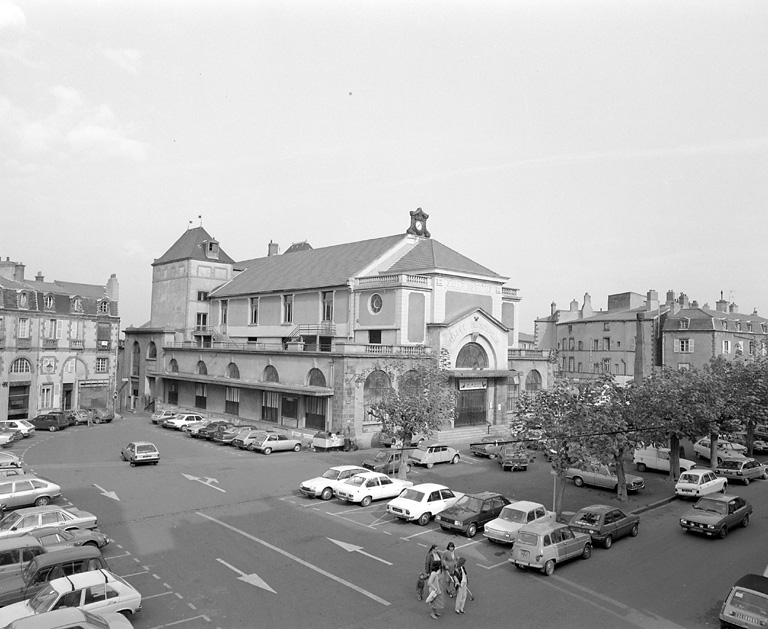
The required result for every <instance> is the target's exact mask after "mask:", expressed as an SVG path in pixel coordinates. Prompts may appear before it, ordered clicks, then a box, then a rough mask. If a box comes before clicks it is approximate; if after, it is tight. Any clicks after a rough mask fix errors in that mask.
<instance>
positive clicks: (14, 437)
mask: <svg viewBox="0 0 768 629" xmlns="http://www.w3.org/2000/svg"><path fill="white" fill-rule="evenodd" d="M23 438H24V435H22V434H21V433H20V432H19V431H18V430H13V429H12V428H6V427H5V426H0V446H3V447H5V446H9V445H11V444H12V443H14V442H16V441H21V440H22V439H23Z"/></svg>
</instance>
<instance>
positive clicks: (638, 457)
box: [632, 447, 696, 473]
mask: <svg viewBox="0 0 768 629" xmlns="http://www.w3.org/2000/svg"><path fill="white" fill-rule="evenodd" d="M632 460H633V462H634V463H635V465H637V471H638V472H641V473H642V472H645V470H647V469H652V470H659V471H660V472H669V448H653V447H650V448H637V449H636V450H635V454H634V456H633V457H632ZM679 465H680V472H687V471H688V470H692V469H693V468H694V467H696V463H694V462H693V461H691V460H689V459H685V458H683V457H679Z"/></svg>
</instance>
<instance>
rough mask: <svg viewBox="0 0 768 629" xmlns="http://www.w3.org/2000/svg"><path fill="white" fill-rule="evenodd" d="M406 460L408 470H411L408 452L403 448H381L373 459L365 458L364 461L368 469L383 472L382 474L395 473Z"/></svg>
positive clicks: (364, 465)
mask: <svg viewBox="0 0 768 629" xmlns="http://www.w3.org/2000/svg"><path fill="white" fill-rule="evenodd" d="M403 460H405V462H406V463H405V469H406V471H408V472H410V471H411V465H410V463H408V452H403V451H402V450H393V449H390V450H379V451H378V452H377V453H376V456H374V457H373V458H372V459H365V460H364V461H363V463H362V465H363V467H364V468H365V469H367V470H373V471H374V472H381V473H382V474H395V473H396V472H399V471H400V464H401V462H402V461H403Z"/></svg>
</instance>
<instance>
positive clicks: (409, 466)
mask: <svg viewBox="0 0 768 629" xmlns="http://www.w3.org/2000/svg"><path fill="white" fill-rule="evenodd" d="M405 471H406V472H410V471H411V464H410V463H406V465H405Z"/></svg>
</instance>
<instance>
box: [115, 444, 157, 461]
mask: <svg viewBox="0 0 768 629" xmlns="http://www.w3.org/2000/svg"><path fill="white" fill-rule="evenodd" d="M120 456H121V457H123V461H128V462H129V463H130V464H131V467H133V466H135V465H138V464H139V463H151V464H152V465H157V464H158V463H159V462H160V452H159V451H158V449H157V448H156V447H155V444H154V443H150V442H149V441H132V442H131V443H129V444H128V445H127V446H125V447H124V448H123V449H122V450H121V451H120Z"/></svg>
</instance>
